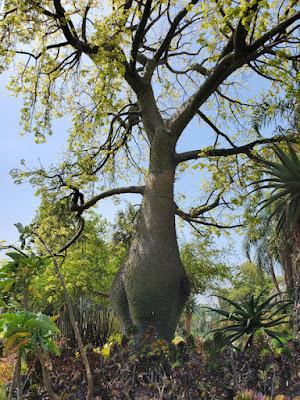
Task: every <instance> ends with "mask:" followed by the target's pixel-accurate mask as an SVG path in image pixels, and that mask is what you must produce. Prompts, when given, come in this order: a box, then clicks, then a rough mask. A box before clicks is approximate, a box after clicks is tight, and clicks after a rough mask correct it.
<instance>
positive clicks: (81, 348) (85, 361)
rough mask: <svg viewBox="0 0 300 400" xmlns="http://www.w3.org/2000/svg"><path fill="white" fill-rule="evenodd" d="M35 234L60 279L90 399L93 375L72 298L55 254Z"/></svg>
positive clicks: (88, 398)
mask: <svg viewBox="0 0 300 400" xmlns="http://www.w3.org/2000/svg"><path fill="white" fill-rule="evenodd" d="M36 236H37V237H38V238H39V240H40V241H41V243H42V244H43V246H44V247H45V249H46V250H47V252H48V253H49V254H50V256H51V258H52V260H53V264H54V269H55V272H56V274H57V277H58V279H59V281H60V284H61V287H62V288H63V293H64V298H65V303H66V306H67V309H68V313H69V317H70V322H71V325H72V328H73V330H74V334H75V338H76V340H77V343H78V347H79V352H80V356H81V359H82V362H83V365H84V368H85V373H86V379H87V395H86V400H92V398H93V393H94V381H93V375H92V371H91V367H90V363H89V360H88V357H87V354H86V351H85V348H84V345H83V342H82V338H81V335H80V332H79V329H78V326H77V322H76V319H75V314H74V310H73V305H72V300H71V297H70V295H69V292H68V289H67V287H66V283H65V279H64V276H63V274H62V273H61V270H60V267H59V265H58V262H57V260H56V257H55V255H54V254H53V253H52V251H51V249H50V248H49V246H48V245H47V243H45V241H44V240H43V239H42V238H41V237H40V236H38V235H37V234H36Z"/></svg>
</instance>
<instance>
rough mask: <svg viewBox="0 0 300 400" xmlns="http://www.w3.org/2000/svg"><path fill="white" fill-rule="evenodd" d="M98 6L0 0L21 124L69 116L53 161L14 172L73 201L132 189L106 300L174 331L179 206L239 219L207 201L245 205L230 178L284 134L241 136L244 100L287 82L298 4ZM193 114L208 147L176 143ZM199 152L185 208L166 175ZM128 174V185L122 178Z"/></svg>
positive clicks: (185, 291) (193, 218)
mask: <svg viewBox="0 0 300 400" xmlns="http://www.w3.org/2000/svg"><path fill="white" fill-rule="evenodd" d="M270 4H271V6H270ZM101 5H102V2H98V1H94V0H92V1H91V0H84V1H80V2H68V1H62V0H43V1H41V2H37V1H35V0H30V1H28V0H18V1H16V0H6V1H5V4H4V9H3V12H2V14H1V17H2V18H1V21H0V37H1V45H0V57H1V69H4V68H6V67H8V66H9V65H11V64H12V63H13V62H14V60H15V59H16V57H17V60H18V61H19V60H21V58H23V57H25V60H23V61H20V63H18V69H17V72H16V74H15V76H13V78H12V80H11V83H10V85H9V87H10V89H11V90H12V91H13V92H14V93H15V94H20V93H21V94H22V95H23V98H24V102H25V104H24V107H23V109H22V122H23V126H24V129H25V131H30V132H33V133H34V134H35V136H36V139H37V141H39V142H41V141H43V140H44V139H45V136H46V135H47V133H49V132H50V133H51V132H52V129H51V125H52V120H53V118H55V117H61V116H62V115H66V114H69V115H70V116H71V119H72V125H73V126H72V129H71V132H70V139H69V141H68V143H69V148H68V155H67V158H66V160H64V162H63V163H62V164H61V165H59V166H58V167H56V168H55V167H54V168H52V169H51V171H46V170H45V169H44V168H38V170H37V171H30V170H26V171H22V172H21V173H18V172H17V171H15V172H14V176H15V178H16V180H17V182H20V181H22V179H23V178H24V177H27V178H28V177H29V179H30V180H31V183H33V184H35V185H37V186H38V187H39V189H40V190H39V193H41V192H43V193H44V194H47V196H49V198H50V199H51V200H52V201H56V200H57V199H58V198H66V197H67V198H70V197H72V201H71V204H70V207H71V209H72V210H73V211H80V212H84V211H85V210H87V209H89V208H90V207H92V206H94V205H95V204H96V203H97V202H99V201H100V200H102V199H104V198H108V197H111V196H116V195H121V194H124V193H127V194H128V193H135V194H138V195H140V196H142V199H143V200H142V204H141V209H140V213H139V216H138V221H137V228H136V233H135V237H134V239H133V240H132V242H131V246H130V249H129V255H128V258H127V260H126V262H125V263H124V265H123V266H122V268H121V269H120V271H119V273H118V274H117V275H116V278H115V281H114V284H113V288H112V290H111V301H112V304H113V306H114V309H115V310H116V312H117V314H118V315H119V318H120V319H121V321H122V324H123V326H124V329H125V330H127V329H128V328H129V327H130V326H131V325H132V324H134V325H136V327H137V329H138V332H139V335H140V336H142V335H143V333H144V332H145V330H146V329H147V327H148V326H149V325H153V326H154V327H155V329H156V330H157V333H158V335H159V336H161V337H165V338H167V339H170V338H172V336H173V333H174V330H175V327H176V325H177V323H178V320H179V317H180V314H181V312H182V310H183V308H184V305H185V302H186V300H187V299H188V296H189V293H190V284H189V279H188V277H187V274H186V272H185V270H184V267H183V265H182V262H181V259H180V255H179V251H178V244H177V237H176V229H175V215H178V216H179V217H180V218H182V219H183V220H184V221H187V222H188V223H190V224H192V225H194V224H202V225H203V226H206V227H211V226H214V227H217V228H220V227H223V228H226V227H232V226H236V225H239V224H240V222H239V221H235V222H233V221H232V220H231V221H229V222H228V221H224V219H221V220H220V219H218V218H217V215H219V213H218V214H217V215H216V214H214V213H212V210H216V209H217V210H218V211H220V210H222V209H223V208H225V209H227V207H228V209H232V206H233V205H235V204H237V203H238V204H242V200H241V198H240V197H239V196H232V195H230V193H229V189H230V191H232V188H233V186H235V187H236V188H237V192H238V190H239V189H240V184H241V182H242V181H243V180H244V179H245V176H246V175H247V174H252V171H253V168H252V165H251V162H249V160H253V159H255V149H260V148H262V147H263V146H264V145H265V144H268V143H272V142H278V141H281V140H282V137H281V136H280V135H279V136H272V137H270V136H265V137H261V136H260V135H258V133H257V132H256V131H255V130H251V131H249V135H248V136H247V137H245V134H244V133H245V131H246V128H245V125H246V126H247V127H248V128H250V126H249V123H248V121H247V117H248V114H249V113H247V112H246V110H251V109H252V108H259V107H261V104H262V102H265V104H266V103H268V102H270V103H269V104H268V106H269V108H270V110H271V109H272V106H273V104H272V102H273V98H274V97H275V96H276V95H280V94H283V95H284V96H290V94H291V93H292V92H293V89H294V86H295V78H296V73H294V71H293V70H292V68H291V66H292V64H293V63H294V62H295V60H297V54H296V52H297V46H298V44H299V38H298V36H297V35H296V29H297V26H298V21H299V19H300V12H299V11H298V9H297V7H296V6H297V1H296V0H292V1H288V0H284V1H281V0H280V1H279V0H278V1H277V0H276V1H274V2H272V3H270V2H268V1H265V0H254V1H246V0H242V1H239V2H236V1H235V0H229V1H228V0H219V1H214V0H210V1H203V0H190V1H186V0H171V1H165V0H163V1H160V0H142V1H141V0H126V1H125V0H114V1H111V2H107V3H106V6H105V7H102V8H101ZM239 73H241V74H240V75H239ZM246 79H247V80H248V79H249V80H250V86H252V87H257V86H259V87H260V88H262V87H267V88H266V90H265V91H264V93H263V94H262V97H259V98H258V99H255V100H254V101H251V100H250V99H249V88H248V87H247V88H246V89H245V90H243V85H242V81H245V80H246ZM257 79H259V80H262V81H264V80H266V82H267V83H271V84H272V87H270V86H269V85H263V84H262V85H260V83H258V81H257ZM264 83H265V82H264ZM283 92H284V93H283ZM244 99H245V100H244ZM229 110H230V111H229ZM212 111H213V112H212ZM209 113H212V117H211V116H210V115H209ZM195 118H199V119H200V121H201V122H202V123H204V124H205V125H207V127H208V129H209V131H208V132H207V133H206V132H205V138H206V139H207V141H206V143H207V144H206V145H204V146H203V147H202V148H198V147H197V146H196V144H195V145H194V146H192V149H191V150H190V151H184V152H178V151H179V150H178V146H177V145H178V143H179V140H180V139H181V138H182V137H183V133H184V131H188V129H189V128H190V126H191V122H192V120H194V119H195ZM228 119H231V120H232V123H230V124H229V125H227V126H226V125H225V126H226V129H227V131H226V132H223V131H222V129H221V125H220V123H221V122H222V121H223V123H224V122H225V121H228ZM220 120H221V122H220ZM234 121H236V124H234ZM229 131H230V134H228V132H229ZM231 133H232V134H231ZM195 160H198V161H199V165H198V167H199V170H200V171H202V175H203V176H204V177H206V176H207V173H208V175H209V176H210V177H211V178H212V179H211V184H210V185H207V190H205V191H204V193H203V196H201V197H202V199H203V202H202V201H199V202H197V204H196V205H195V206H194V207H192V208H191V209H190V210H189V211H184V210H183V209H182V207H180V206H177V205H176V204H175V203H174V185H175V175H176V173H179V172H180V171H181V170H182V169H183V168H184V166H185V165H186V164H187V163H191V162H193V161H195ZM248 167H250V168H249V169H248ZM137 175H138V176H137ZM124 177H126V179H125V181H126V182H127V181H128V180H129V179H130V182H131V184H129V185H127V183H125V184H124ZM95 185H96V187H97V189H98V190H99V192H98V193H97V194H94V189H95ZM108 185H109V186H110V187H107V186H108ZM48 189H49V190H48ZM207 192H208V193H207ZM84 195H85V196H84ZM202 199H201V200H202ZM199 203H200V204H199ZM182 206H183V205H182Z"/></svg>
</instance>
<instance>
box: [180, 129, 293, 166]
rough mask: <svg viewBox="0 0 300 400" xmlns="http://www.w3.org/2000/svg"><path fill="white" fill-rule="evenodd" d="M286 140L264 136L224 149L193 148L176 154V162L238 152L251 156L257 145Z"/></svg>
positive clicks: (225, 155)
mask: <svg viewBox="0 0 300 400" xmlns="http://www.w3.org/2000/svg"><path fill="white" fill-rule="evenodd" d="M284 140H286V137H284V136H276V137H273V138H264V139H257V140H254V141H253V142H250V143H248V144H245V145H243V146H238V147H232V148H227V149H226V148H223V149H214V148H210V149H208V150H205V149H202V150H201V149H199V150H191V151H186V152H184V153H179V154H177V155H176V156H175V159H176V164H179V163H181V162H184V161H189V160H197V159H198V158H206V157H229V156H233V155H236V154H246V155H248V156H250V153H251V151H252V150H253V149H254V147H256V146H260V145H264V144H272V143H280V142H283V141H284Z"/></svg>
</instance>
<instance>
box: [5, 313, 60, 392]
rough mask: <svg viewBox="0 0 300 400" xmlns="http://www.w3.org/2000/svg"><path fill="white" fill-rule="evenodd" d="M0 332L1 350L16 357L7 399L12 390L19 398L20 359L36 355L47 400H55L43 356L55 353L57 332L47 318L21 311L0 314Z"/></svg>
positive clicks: (20, 388) (53, 324)
mask: <svg viewBox="0 0 300 400" xmlns="http://www.w3.org/2000/svg"><path fill="white" fill-rule="evenodd" d="M0 332H1V335H2V338H3V341H4V350H5V351H6V352H13V353H16V354H17V361H16V365H15V369H14V374H13V380H12V382H11V387H10V391H9V396H8V400H11V399H12V396H13V392H14V390H15V387H16V386H17V388H18V394H19V399H22V398H23V393H22V392H23V391H22V385H21V381H20V373H21V359H22V355H24V354H28V353H29V354H33V355H35V356H37V358H38V359H39V361H40V364H41V367H42V374H43V381H44V386H45V389H46V391H47V394H48V396H49V398H50V399H51V400H58V396H56V395H55V393H54V392H53V390H52V388H51V384H50V379H49V373H48V369H47V366H46V357H47V353H53V354H59V349H58V347H57V346H56V344H55V342H54V339H55V338H56V337H57V335H58V333H59V330H58V328H57V327H56V325H55V323H54V322H53V320H52V319H51V318H49V317H48V316H47V315H43V314H34V313H31V312H29V311H22V312H17V313H13V314H8V313H6V314H1V315H0Z"/></svg>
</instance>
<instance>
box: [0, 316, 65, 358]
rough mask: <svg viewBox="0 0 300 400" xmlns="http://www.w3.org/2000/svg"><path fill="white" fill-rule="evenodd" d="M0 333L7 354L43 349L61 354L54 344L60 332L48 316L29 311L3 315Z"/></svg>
mask: <svg viewBox="0 0 300 400" xmlns="http://www.w3.org/2000/svg"><path fill="white" fill-rule="evenodd" d="M0 332H1V337H2V340H3V341H4V350H5V351H6V352H28V351H29V352H31V351H32V352H35V351H37V349H42V350H45V351H48V352H50V353H54V354H59V349H58V347H57V346H56V344H55V342H54V339H55V338H56V337H57V335H58V333H59V330H58V328H57V327H56V325H55V323H54V321H53V319H51V318H50V317H48V316H47V315H43V314H34V313H31V312H28V311H22V312H17V313H5V314H1V315H0Z"/></svg>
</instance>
